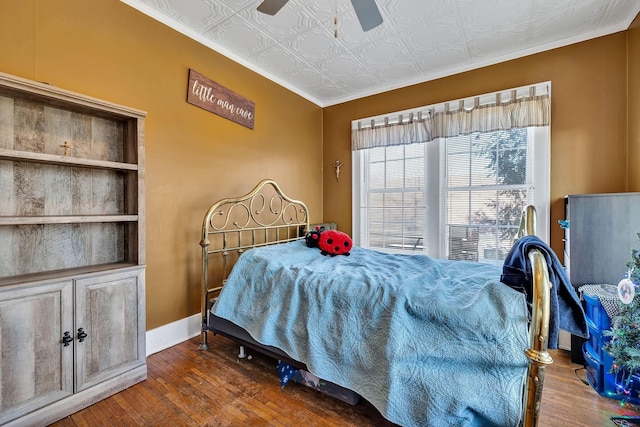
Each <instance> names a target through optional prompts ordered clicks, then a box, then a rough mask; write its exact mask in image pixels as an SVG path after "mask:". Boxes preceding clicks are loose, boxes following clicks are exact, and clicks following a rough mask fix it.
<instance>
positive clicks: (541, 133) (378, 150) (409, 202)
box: [353, 126, 550, 263]
mask: <svg viewBox="0 0 640 427" xmlns="http://www.w3.org/2000/svg"><path fill="white" fill-rule="evenodd" d="M549 139H550V128H549V126H530V127H516V128H511V129H507V130H497V131H486V132H472V133H470V134H466V135H458V136H448V137H441V138H436V139H433V140H430V141H428V142H415V143H409V144H404V145H386V146H379V147H373V148H365V149H359V150H355V151H354V152H353V172H354V177H353V178H354V179H353V182H354V192H353V238H354V242H355V243H356V244H358V245H360V246H363V247H368V248H372V249H378V250H383V251H387V252H402V253H426V254H427V255H430V256H433V257H436V258H449V259H466V260H475V261H485V262H494V263H498V262H499V263H501V262H502V261H503V260H504V258H505V256H506V255H507V253H508V251H509V249H510V248H511V246H512V244H513V239H514V238H515V235H516V233H517V230H518V225H519V221H520V215H521V212H522V209H523V208H524V206H525V205H527V204H534V205H535V206H536V208H537V210H538V233H539V237H540V238H541V239H543V240H547V241H548V229H547V224H548V210H549V202H548V201H549V156H550V154H549V153H550V149H549V147H550V144H549Z"/></svg>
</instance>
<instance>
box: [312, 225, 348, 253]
mask: <svg viewBox="0 0 640 427" xmlns="http://www.w3.org/2000/svg"><path fill="white" fill-rule="evenodd" d="M352 246H353V241H352V240H351V237H349V235H348V234H346V233H343V232H342V231H338V230H324V231H322V232H321V233H320V238H319V239H318V248H320V253H322V255H331V256H336V255H349V251H350V250H351V247H352Z"/></svg>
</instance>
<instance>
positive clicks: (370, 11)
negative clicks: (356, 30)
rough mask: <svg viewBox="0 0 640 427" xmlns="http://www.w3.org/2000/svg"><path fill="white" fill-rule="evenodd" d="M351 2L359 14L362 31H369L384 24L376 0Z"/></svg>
mask: <svg viewBox="0 0 640 427" xmlns="http://www.w3.org/2000/svg"><path fill="white" fill-rule="evenodd" d="M351 4H352V5H353V9H354V10H355V11H356V15H358V20H359V21H360V25H361V26H362V31H369V30H371V29H373V28H375V27H377V26H378V25H380V24H382V15H380V11H379V10H378V6H377V5H376V2H375V0H351Z"/></svg>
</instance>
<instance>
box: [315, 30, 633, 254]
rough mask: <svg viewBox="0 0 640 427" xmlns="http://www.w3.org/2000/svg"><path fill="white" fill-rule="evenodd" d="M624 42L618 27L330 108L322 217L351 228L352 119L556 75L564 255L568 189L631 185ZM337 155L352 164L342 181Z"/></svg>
mask: <svg viewBox="0 0 640 427" xmlns="http://www.w3.org/2000/svg"><path fill="white" fill-rule="evenodd" d="M626 41H627V37H626V32H619V33H616V34H613V35H609V36H606V37H600V38H597V39H593V40H590V41H586V42H583V43H577V44H574V45H571V46H567V47H563V48H558V49H554V50H551V51H547V52H543V53H539V54H535V55H531V56H527V57H524V58H520V59H516V60H511V61H508V62H504V63H500V64H496V65H493V66H488V67H484V68H481V69H477V70H473V71H469V72H465V73H461V74H457V75H453V76H449V77H445V78H441V79H438V80H434V81H430V82H426V83H421V84H417V85H414V86H410V87H405V88H401V89H397V90H394V91H390V92H386V93H382V94H379V95H375V96H370V97H367V98H361V99H357V100H354V101H350V102H345V103H343V104H339V105H335V106H331V107H328V108H325V109H324V110H323V115H324V120H323V128H324V220H325V221H335V222H337V223H338V224H339V226H340V228H341V229H342V230H343V231H345V232H348V233H350V232H351V170H350V169H351V167H350V166H351V151H350V138H351V136H350V129H351V127H350V123H351V121H352V120H354V119H359V118H364V117H370V116H375V115H379V114H384V113H389V112H394V111H401V110H406V109H410V108H414V107H420V106H425V105H430V104H435V103H438V102H442V101H448V100H455V99H459V98H465V97H469V96H474V95H480V94H484V93H489V92H493V91H497V90H504V89H508V88H512V87H518V86H523V85H527V84H531V83H538V82H544V81H551V85H552V86H551V92H552V97H551V221H552V223H551V246H552V247H553V248H554V249H555V250H556V251H557V252H558V253H562V241H561V239H562V231H561V230H560V228H559V226H557V220H558V219H561V218H563V217H564V204H563V203H564V202H563V197H564V196H565V195H566V194H580V193H601V192H621V191H627V190H628V189H629V187H628V186H627V142H626V140H627V70H626V64H627V43H626ZM636 74H637V73H636ZM336 159H340V160H341V161H342V162H343V163H345V164H346V165H348V166H349V167H345V168H344V169H343V171H342V175H341V178H340V182H339V183H337V182H336V180H335V177H333V176H332V174H333V168H332V167H331V163H332V162H333V161H335V160H336Z"/></svg>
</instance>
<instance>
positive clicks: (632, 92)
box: [627, 16, 640, 191]
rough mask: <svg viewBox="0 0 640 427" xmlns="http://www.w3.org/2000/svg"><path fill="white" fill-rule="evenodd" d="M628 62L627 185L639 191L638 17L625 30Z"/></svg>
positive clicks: (639, 56)
mask: <svg viewBox="0 0 640 427" xmlns="http://www.w3.org/2000/svg"><path fill="white" fill-rule="evenodd" d="M627 39H628V43H627V55H628V58H629V61H628V76H629V77H628V85H629V86H628V87H629V90H628V94H629V96H628V120H629V133H628V161H629V163H628V164H629V166H628V171H629V173H628V176H629V178H628V185H629V191H640V16H638V17H636V19H635V20H634V21H633V23H632V24H631V26H630V27H629V29H628V30H627Z"/></svg>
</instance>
